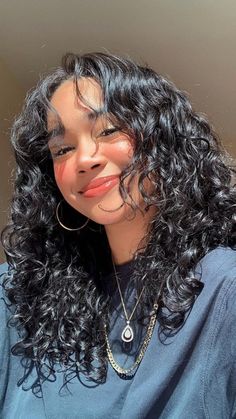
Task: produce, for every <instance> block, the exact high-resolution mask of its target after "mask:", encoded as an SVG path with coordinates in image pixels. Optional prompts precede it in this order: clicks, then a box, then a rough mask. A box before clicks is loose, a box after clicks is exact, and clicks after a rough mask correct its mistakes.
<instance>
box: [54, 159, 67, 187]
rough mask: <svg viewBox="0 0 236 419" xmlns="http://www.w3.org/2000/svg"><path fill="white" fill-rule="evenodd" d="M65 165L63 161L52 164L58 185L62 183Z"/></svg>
mask: <svg viewBox="0 0 236 419" xmlns="http://www.w3.org/2000/svg"><path fill="white" fill-rule="evenodd" d="M65 166H66V163H65V162H61V163H55V164H54V175H55V179H56V182H57V184H58V185H61V184H62V183H63V178H64V171H65Z"/></svg>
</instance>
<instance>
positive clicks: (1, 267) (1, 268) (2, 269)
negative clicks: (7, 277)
mask: <svg viewBox="0 0 236 419" xmlns="http://www.w3.org/2000/svg"><path fill="white" fill-rule="evenodd" d="M7 271H8V263H7V262H4V263H1V264H0V276H1V277H2V275H3V274H5V273H7Z"/></svg>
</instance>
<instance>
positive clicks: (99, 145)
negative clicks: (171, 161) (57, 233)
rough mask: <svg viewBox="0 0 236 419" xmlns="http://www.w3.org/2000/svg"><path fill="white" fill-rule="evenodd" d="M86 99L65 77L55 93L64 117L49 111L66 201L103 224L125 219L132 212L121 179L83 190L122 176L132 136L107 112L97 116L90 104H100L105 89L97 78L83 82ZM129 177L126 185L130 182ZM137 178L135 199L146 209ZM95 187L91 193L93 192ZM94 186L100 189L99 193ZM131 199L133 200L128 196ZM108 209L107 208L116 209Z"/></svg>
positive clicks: (59, 179)
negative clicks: (106, 178)
mask: <svg viewBox="0 0 236 419" xmlns="http://www.w3.org/2000/svg"><path fill="white" fill-rule="evenodd" d="M78 87H79V90H80V92H81V94H82V96H83V98H84V99H83V102H82V101H81V100H80V99H79V98H78V96H77V94H76V90H75V84H74V82H73V81H72V80H67V81H65V82H63V83H62V84H61V85H60V86H59V87H58V89H57V90H56V91H55V92H54V94H53V96H52V98H51V104H52V105H53V107H54V108H55V109H56V111H57V113H58V114H59V116H60V120H61V124H62V125H61V124H60V125H59V123H58V119H57V117H56V115H55V114H54V113H53V112H51V111H50V112H49V113H48V121H47V122H48V131H49V132H50V133H51V134H50V136H49V143H48V145H49V149H50V152H51V155H52V159H53V167H54V173H55V179H56V183H57V186H58V188H59V189H60V191H61V193H62V195H63V197H64V199H65V201H67V203H68V204H69V205H70V206H72V207H73V208H74V209H76V210H77V211H78V212H80V213H81V214H83V215H85V216H86V217H89V218H90V219H92V220H93V221H95V222H97V223H99V224H103V225H106V224H113V223H120V222H122V221H124V220H125V219H127V217H129V216H130V214H132V209H131V208H130V206H129V205H127V204H124V203H123V200H122V198H121V195H120V193H119V179H114V181H113V182H110V183H109V184H106V185H107V186H108V187H107V188H105V189H104V188H103V187H102V189H101V187H100V189H96V190H95V189H94V190H93V191H92V190H91V189H90V192H87V194H86V193H81V190H83V189H84V188H85V187H86V185H87V184H88V183H89V182H91V181H92V180H94V179H98V178H101V177H104V176H113V175H117V176H119V175H120V173H121V172H122V170H123V169H124V168H125V167H126V166H127V165H128V164H129V163H130V161H131V159H132V156H133V139H132V138H131V137H129V136H128V135H127V134H124V133H122V132H120V131H118V130H116V129H115V128H114V126H113V125H112V124H111V123H110V122H109V121H108V119H107V118H106V116H105V115H101V116H99V117H98V118H97V119H95V118H94V114H93V111H92V110H91V108H89V107H86V105H85V104H84V102H85V103H88V104H89V106H91V107H92V108H93V109H96V110H98V109H101V107H102V92H101V88H100V86H99V85H98V84H97V82H96V81H94V80H93V79H90V78H82V79H80V80H79V81H78ZM128 179H129V177H128V178H126V179H125V182H124V184H125V185H127V183H128ZM137 180H138V178H137V177H136V178H135V179H134V180H133V181H132V182H131V183H130V191H131V194H132V197H133V199H134V201H135V202H136V203H138V204H139V205H140V207H141V208H144V205H143V204H144V203H143V200H142V197H141V194H140V193H139V190H138V186H137ZM91 191H92V192H91ZM94 191H95V193H94ZM127 202H129V203H130V202H131V199H130V198H129V199H127ZM115 209H117V211H114V212H106V211H105V210H108V211H109V210H115Z"/></svg>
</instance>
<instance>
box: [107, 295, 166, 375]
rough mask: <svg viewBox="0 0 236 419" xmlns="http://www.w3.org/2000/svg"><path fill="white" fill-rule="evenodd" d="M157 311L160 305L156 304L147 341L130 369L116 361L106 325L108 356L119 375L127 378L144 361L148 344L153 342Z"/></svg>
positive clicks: (145, 340)
mask: <svg viewBox="0 0 236 419" xmlns="http://www.w3.org/2000/svg"><path fill="white" fill-rule="evenodd" d="M157 309H158V304H157V303H155V304H154V306H153V310H154V314H153V315H152V316H151V319H150V322H149V325H148V330H147V333H146V337H145V339H144V341H143V344H142V346H141V350H140V353H139V355H138V357H137V358H136V360H135V362H134V364H133V365H132V366H131V367H130V368H121V367H120V366H119V365H118V364H117V362H116V361H115V359H114V356H113V354H112V351H111V347H110V343H109V340H108V336H107V332H106V325H104V332H105V338H106V345H107V348H106V349H107V356H108V359H109V361H110V364H111V366H112V367H113V368H114V370H115V371H116V372H118V373H119V374H123V375H125V376H127V375H129V374H130V373H131V372H132V371H133V370H134V369H135V368H136V367H137V366H138V365H139V364H140V362H141V361H142V359H143V357H144V354H145V352H146V349H147V347H148V344H149V342H150V340H151V337H152V334H153V330H154V326H155V323H156V313H157Z"/></svg>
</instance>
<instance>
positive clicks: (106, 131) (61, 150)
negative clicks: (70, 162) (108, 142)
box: [53, 127, 119, 157]
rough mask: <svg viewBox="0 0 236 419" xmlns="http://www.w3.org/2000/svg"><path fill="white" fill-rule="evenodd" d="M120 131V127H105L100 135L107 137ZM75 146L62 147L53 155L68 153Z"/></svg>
mask: <svg viewBox="0 0 236 419" xmlns="http://www.w3.org/2000/svg"><path fill="white" fill-rule="evenodd" d="M117 131H119V129H118V128H115V127H114V128H109V129H105V130H104V131H102V132H101V134H99V137H107V136H108V135H111V134H114V133H115V132H117ZM72 148H73V147H64V148H60V149H59V150H58V151H57V152H55V153H53V157H60V156H63V155H64V154H66V152H67V151H70V150H72Z"/></svg>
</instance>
